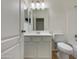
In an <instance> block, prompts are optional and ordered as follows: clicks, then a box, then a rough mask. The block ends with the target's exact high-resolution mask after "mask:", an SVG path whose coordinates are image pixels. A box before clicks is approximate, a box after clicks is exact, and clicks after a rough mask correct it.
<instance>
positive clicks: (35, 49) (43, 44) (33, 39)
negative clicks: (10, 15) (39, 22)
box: [24, 32, 52, 59]
mask: <svg viewBox="0 0 79 59" xmlns="http://www.w3.org/2000/svg"><path fill="white" fill-rule="evenodd" d="M51 51H52V35H51V34H50V33H45V32H44V33H42V32H41V33H38V32H37V33H35V32H34V33H29V34H26V33H24V58H25V59H51Z"/></svg>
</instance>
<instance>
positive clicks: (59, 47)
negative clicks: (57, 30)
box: [57, 42, 73, 55]
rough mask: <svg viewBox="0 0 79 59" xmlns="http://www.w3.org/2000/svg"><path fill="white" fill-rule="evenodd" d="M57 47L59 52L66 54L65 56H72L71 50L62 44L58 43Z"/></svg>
mask: <svg viewBox="0 0 79 59" xmlns="http://www.w3.org/2000/svg"><path fill="white" fill-rule="evenodd" d="M57 47H58V49H59V50H60V51H62V52H64V53H66V54H69V55H70V54H73V48H72V47H71V46H70V45H68V44H66V43H64V42H58V43H57Z"/></svg>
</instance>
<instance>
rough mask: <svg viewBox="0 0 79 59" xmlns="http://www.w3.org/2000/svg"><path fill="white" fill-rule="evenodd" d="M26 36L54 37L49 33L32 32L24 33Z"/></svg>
mask: <svg viewBox="0 0 79 59" xmlns="http://www.w3.org/2000/svg"><path fill="white" fill-rule="evenodd" d="M24 36H52V34H51V33H50V32H48V31H32V32H29V33H26V32H25V33H24Z"/></svg>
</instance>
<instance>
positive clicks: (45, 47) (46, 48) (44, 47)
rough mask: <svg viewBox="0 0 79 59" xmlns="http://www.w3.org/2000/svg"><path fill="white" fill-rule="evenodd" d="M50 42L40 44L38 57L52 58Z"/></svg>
mask: <svg viewBox="0 0 79 59" xmlns="http://www.w3.org/2000/svg"><path fill="white" fill-rule="evenodd" d="M50 52H51V51H50V42H44V41H41V42H39V43H38V57H39V58H50Z"/></svg>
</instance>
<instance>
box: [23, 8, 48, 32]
mask: <svg viewBox="0 0 79 59" xmlns="http://www.w3.org/2000/svg"><path fill="white" fill-rule="evenodd" d="M24 15H25V23H24V28H25V30H28V32H30V31H48V24H49V9H48V8H44V9H43V8H41V9H38V8H36V9H34V8H31V7H28V8H27V9H25V10H24Z"/></svg>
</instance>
